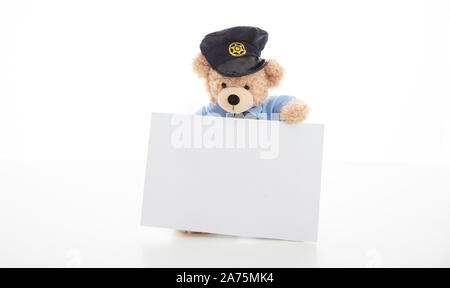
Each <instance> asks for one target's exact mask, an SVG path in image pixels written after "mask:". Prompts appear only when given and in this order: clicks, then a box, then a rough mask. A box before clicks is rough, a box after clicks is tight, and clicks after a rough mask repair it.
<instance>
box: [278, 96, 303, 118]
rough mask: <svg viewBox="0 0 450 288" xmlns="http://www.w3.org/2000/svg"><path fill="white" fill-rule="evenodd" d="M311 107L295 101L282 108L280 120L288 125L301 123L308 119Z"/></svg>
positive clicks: (297, 100)
mask: <svg viewBox="0 0 450 288" xmlns="http://www.w3.org/2000/svg"><path fill="white" fill-rule="evenodd" d="M308 113H309V107H308V105H306V103H305V102H303V101H302V100H299V99H294V100H292V101H291V102H289V103H288V104H286V105H285V106H284V107H283V108H281V115H280V118H281V120H283V121H284V122H286V123H299V122H302V121H304V120H305V119H306V117H307V116H308Z"/></svg>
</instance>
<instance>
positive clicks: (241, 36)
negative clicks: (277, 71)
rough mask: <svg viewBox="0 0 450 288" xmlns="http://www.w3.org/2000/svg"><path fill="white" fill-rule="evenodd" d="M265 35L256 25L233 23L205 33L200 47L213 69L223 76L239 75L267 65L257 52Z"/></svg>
mask: <svg viewBox="0 0 450 288" xmlns="http://www.w3.org/2000/svg"><path fill="white" fill-rule="evenodd" d="M268 37H269V35H268V34H267V32H266V31H264V30H262V29H259V28H257V27H249V26H237V27H233V28H228V29H225V30H221V31H217V32H213V33H210V34H208V35H206V36H205V38H203V41H202V43H201V44H200V50H201V52H202V54H203V55H204V56H205V58H206V60H208V63H209V64H210V65H211V67H212V68H213V69H214V70H216V71H217V72H219V73H220V74H222V75H223V76H227V77H240V76H245V75H249V74H252V73H255V72H257V71H259V70H261V69H262V68H264V66H266V65H267V61H266V60H264V59H262V58H260V56H261V51H262V50H263V49H264V46H265V45H266V42H267V39H268Z"/></svg>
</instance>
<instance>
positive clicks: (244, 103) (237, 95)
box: [217, 87, 253, 114]
mask: <svg viewBox="0 0 450 288" xmlns="http://www.w3.org/2000/svg"><path fill="white" fill-rule="evenodd" d="M217 102H218V104H219V106H220V107H221V108H222V109H223V110H225V111H227V112H229V113H233V114H237V113H242V112H244V111H246V110H248V109H250V108H252V107H253V95H252V93H250V92H249V91H248V90H247V89H244V88H241V87H229V88H225V89H223V90H222V91H220V93H219V95H217Z"/></svg>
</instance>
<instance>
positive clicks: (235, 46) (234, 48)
mask: <svg viewBox="0 0 450 288" xmlns="http://www.w3.org/2000/svg"><path fill="white" fill-rule="evenodd" d="M228 52H230V54H231V55H233V56H243V55H245V53H247V51H245V46H244V44H242V43H240V42H233V43H231V44H230V46H228Z"/></svg>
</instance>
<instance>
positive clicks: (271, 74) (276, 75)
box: [264, 59, 284, 88]
mask: <svg viewBox="0 0 450 288" xmlns="http://www.w3.org/2000/svg"><path fill="white" fill-rule="evenodd" d="M264 72H265V73H266V78H267V81H268V83H269V88H274V87H277V86H278V84H280V81H281V78H283V75H284V69H283V67H281V65H280V64H278V62H277V61H276V60H274V59H271V60H269V63H267V65H266V67H264Z"/></svg>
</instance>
